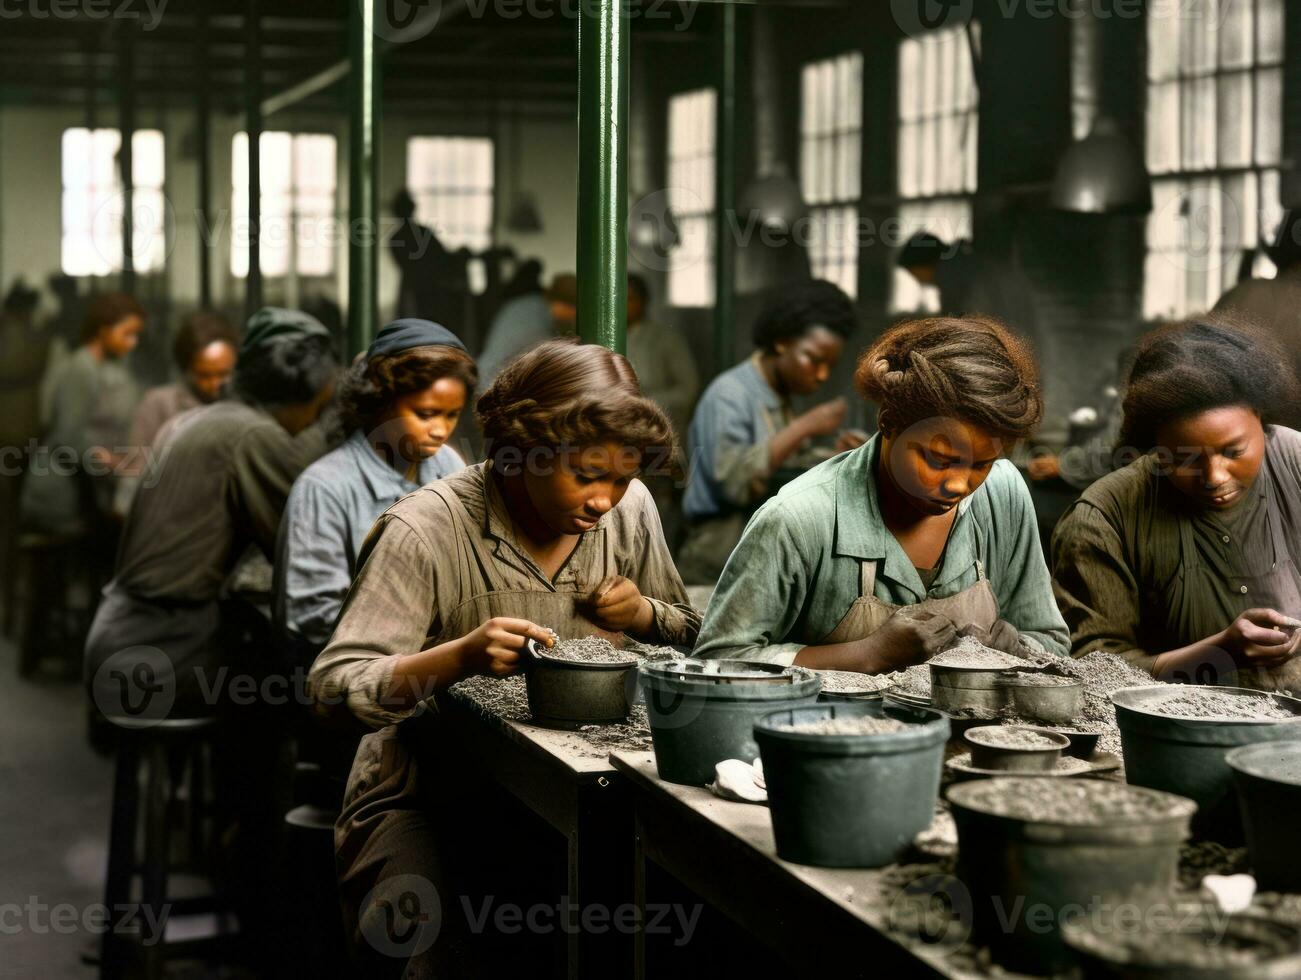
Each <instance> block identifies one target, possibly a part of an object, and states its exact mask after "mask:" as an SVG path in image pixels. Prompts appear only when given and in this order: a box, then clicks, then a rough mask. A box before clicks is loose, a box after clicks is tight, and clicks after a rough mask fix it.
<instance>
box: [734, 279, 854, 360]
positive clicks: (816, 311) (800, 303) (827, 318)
mask: <svg viewBox="0 0 1301 980" xmlns="http://www.w3.org/2000/svg"><path fill="white" fill-rule="evenodd" d="M857 325H858V313H857V312H856V311H855V309H854V301H853V300H851V299H850V298H849V296H848V295H847V294H846V293H845V291H844V290H843V289H841V288H840V287H839V286H837V285H836V284H835V283H830V282H827V281H826V280H825V279H813V280H810V281H808V282H797V283H788V284H787V285H784V286H780V287H778V288H776V289H774V290H772V291H771V292H770V293H769V294H768V297H767V299H766V300H765V301H764V304H763V308H762V309H761V310H760V311H759V316H758V318H757V319H756V320H755V321H754V327H753V328H752V330H751V338H752V339H753V340H754V346H755V347H758V348H759V349H760V350H765V351H770V350H772V349H773V348H774V347H775V346H776V345H777V344H778V343H779V342H780V341H783V340H791V339H794V338H796V337H802V336H803V335H804V334H805V333H807V332H808V331H809V330H811V329H812V328H814V327H826V328H827V329H828V330H830V331H831V332H832V333H836V334H839V335H840V336H841V337H848V336H849V335H850V334H851V333H853V332H854V328H855V327H856V326H857Z"/></svg>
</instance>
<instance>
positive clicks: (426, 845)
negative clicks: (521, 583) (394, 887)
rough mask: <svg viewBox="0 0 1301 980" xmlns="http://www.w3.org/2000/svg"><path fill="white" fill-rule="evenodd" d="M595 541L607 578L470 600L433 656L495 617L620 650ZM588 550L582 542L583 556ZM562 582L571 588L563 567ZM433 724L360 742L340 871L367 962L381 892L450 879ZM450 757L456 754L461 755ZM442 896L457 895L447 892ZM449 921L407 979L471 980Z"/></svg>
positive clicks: (491, 550) (477, 550)
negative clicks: (605, 641) (605, 622)
mask: <svg viewBox="0 0 1301 980" xmlns="http://www.w3.org/2000/svg"><path fill="white" fill-rule="evenodd" d="M429 489H433V490H434V492H435V493H438V494H439V496H440V497H442V498H443V499H444V500H445V501H447V503H448V505H449V506H450V507H452V508H453V509H454V510H456V511H459V512H460V514H461V516H462V518H463V521H462V524H463V526H473V522H471V521H470V519H469V515H468V514H466V513H465V509H464V506H463V505H462V504H461V502H460V500H459V498H457V497H456V495H455V494H453V493H452V492H450V491H445V490H443V488H429ZM593 533H596V534H599V535H600V536H601V543H602V548H601V559H600V562H599V567H598V568H595V569H592V568H588V569H575V570H574V575H573V578H572V579H570V580H569V581H568V583H567V584H566V585H564V586H556V585H554V583H553V586H552V588H551V589H549V590H548V589H547V588H545V587H543V586H541V585H539V587H538V588H537V589H535V590H530V589H501V590H488V591H484V592H480V593H476V594H474V595H471V596H469V597H467V598H465V599H464V600H463V601H461V602H460V603H458V604H457V605H456V606H455V608H454V609H453V610H452V612H451V613H449V614H448V615H447V617H446V619H445V621H444V622H443V623H442V627H441V629H440V630H439V632H438V633H437V634H436V635H434V636H431V637H429V638H427V639H426V643H425V646H426V649H428V648H429V647H433V646H438V645H439V644H441V643H446V642H447V641H449V640H453V639H456V638H457V637H461V636H465V635H466V634H467V633H471V632H473V631H474V630H476V629H478V627H479V626H481V625H482V624H483V623H485V622H486V621H487V620H489V619H492V618H493V617H496V616H507V617H511V618H515V619H527V620H529V621H531V622H533V623H536V624H537V625H539V626H546V627H550V628H551V629H553V630H555V632H556V633H557V634H558V635H559V636H560V638H561V639H578V638H581V637H586V636H592V635H601V636H605V637H607V638H609V639H611V640H612V641H613V642H619V641H620V640H621V639H622V634H610V633H606V632H604V631H602V630H600V629H598V628H597V627H596V625H595V624H594V623H592V622H591V620H589V619H587V618H586V617H585V616H584V615H583V614H582V612H581V611H580V601H581V600H582V599H583V598H584V597H586V596H587V595H590V593H591V591H592V589H594V588H595V587H596V586H597V585H598V584H599V583H600V581H601V579H603V578H604V577H605V576H606V575H608V574H613V573H614V572H616V571H617V568H616V567H615V563H614V555H613V550H612V545H611V543H610V539H609V537H608V536H607V535H606V532H605V531H604V530H603V529H601V530H597V531H595V532H594V531H588V532H587V534H593ZM471 544H472V549H473V551H474V558H475V559H476V560H477V562H478V563H480V565H481V566H483V567H488V568H490V567H491V566H492V564H493V563H495V562H497V561H499V560H500V559H499V558H498V557H497V556H496V554H495V549H496V548H499V547H508V546H507V545H505V544H504V543H502V544H498V545H496V546H495V547H494V545H493V543H492V542H491V541H490V540H488V539H485V538H484V537H483V536H481V535H475V536H474V537H473V539H472V541H471ZM581 545H582V542H580V544H579V545H578V546H576V547H581ZM512 551H513V557H514V556H518V558H519V559H520V560H523V561H529V559H528V558H527V557H525V556H523V555H520V554H519V553H518V552H517V551H514V549H512ZM571 560H572V559H571ZM530 564H531V562H530ZM485 577H486V578H490V577H491V576H485ZM556 578H557V579H569V576H568V575H566V574H565V567H564V566H562V568H561V571H560V572H558V573H557V575H556ZM432 723H436V719H435V718H428V717H421V716H415V717H412V718H410V719H408V720H406V721H404V722H402V723H400V724H396V725H389V726H388V727H386V728H383V729H381V730H379V731H377V732H372V733H371V734H369V735H367V736H366V737H365V738H363V739H362V740H361V744H360V745H359V747H358V749H357V756H356V758H355V760H354V761H353V766H352V771H351V773H350V774H349V777H348V788H347V791H346V794H345V798H344V806H343V812H342V813H341V814H340V816H339V819H338V821H337V822H336V824H335V837H334V839H335V852H336V863H337V865H338V870H339V888H340V895H341V898H342V901H343V905H344V909H345V921H347V922H349V923H351V924H353V929H354V935H353V937H352V940H353V945H354V949H355V950H357V951H358V953H359V955H361V956H363V957H366V958H369V957H370V954H371V952H372V951H373V946H374V943H373V941H370V940H368V938H367V936H366V935H365V934H364V931H363V932H360V933H359V932H357V929H358V928H359V927H358V925H357V924H358V923H361V922H362V921H363V917H364V916H365V915H366V914H367V911H368V909H369V908H370V905H368V904H367V898H368V896H372V895H373V894H378V893H379V892H377V891H375V889H376V885H377V884H378V883H379V882H382V881H384V880H386V879H388V878H390V877H394V876H398V875H413V874H414V875H418V876H421V877H423V878H424V879H425V880H428V881H431V882H434V883H435V884H436V885H439V886H441V885H442V884H443V881H444V878H445V875H446V872H445V870H444V857H445V855H443V854H442V853H440V846H439V844H438V821H437V819H436V814H437V812H442V813H444V814H446V813H447V812H448V807H449V806H453V805H454V803H452V802H449V801H448V800H446V799H445V798H440V791H439V787H437V786H435V785H433V783H434V780H433V779H431V778H430V777H429V776H426V775H425V774H424V773H423V772H422V770H423V769H427V768H428V767H427V766H422V765H421V762H420V756H421V752H422V751H424V749H422V747H421V745H420V743H421V742H422V741H424V740H423V738H421V737H420V736H418V735H417V730H418V727H423V726H425V725H428V724H432ZM425 744H427V742H426V743H425ZM448 748H449V749H451V750H452V751H455V746H449V747H448ZM435 891H437V892H440V893H441V894H445V895H452V894H455V892H454V891H450V890H446V889H444V888H442V887H437V888H436V889H435ZM373 901H374V899H373V898H372V902H373ZM442 911H443V919H442V923H443V927H444V930H445V932H446V936H445V937H444V939H442V940H440V941H439V942H437V943H435V945H434V946H433V947H432V948H429V949H425V950H420V951H419V952H418V953H417V954H416V955H413V956H412V957H411V959H410V961H409V962H408V963H407V964H406V969H405V973H404V974H403V975H404V976H406V977H426V976H435V975H438V976H443V975H446V976H460V975H462V972H461V971H463V970H464V969H465V968H466V967H465V964H464V963H463V962H462V961H461V957H463V956H464V955H465V954H464V953H463V947H464V940H463V939H462V938H460V937H458V936H457V935H456V933H455V931H454V930H455V928H456V924H455V923H454V922H453V921H452V920H453V919H454V918H455V916H458V915H459V914H460V906H459V904H457V903H456V902H454V901H452V900H450V899H448V900H444V902H443V909H442ZM372 915H373V912H372ZM379 962H380V964H381V965H382V966H387V967H389V968H391V967H392V966H394V965H397V966H399V967H400V966H401V964H400V963H396V964H395V963H394V961H393V960H392V959H390V960H389V961H388V963H384V958H383V957H380V958H379ZM399 972H401V971H399ZM394 975H396V974H394Z"/></svg>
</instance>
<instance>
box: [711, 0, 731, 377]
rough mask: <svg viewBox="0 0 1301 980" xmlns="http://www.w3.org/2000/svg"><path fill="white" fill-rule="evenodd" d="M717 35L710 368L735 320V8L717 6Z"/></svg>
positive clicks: (719, 364)
mask: <svg viewBox="0 0 1301 980" xmlns="http://www.w3.org/2000/svg"><path fill="white" fill-rule="evenodd" d="M719 22H720V23H719V38H718V115H717V119H716V121H715V122H716V126H717V132H716V136H715V143H716V154H715V164H714V167H715V171H714V216H715V225H714V373H715V374H717V373H718V372H719V371H723V370H725V369H727V368H728V367H729V366H730V365H731V363H732V357H733V350H732V349H733V346H734V343H733V338H732V332H733V329H734V320H735V319H736V242H735V241H733V239H732V226H731V222H730V221H728V214H729V212H730V211H731V210H732V209H733V208H734V207H735V204H736V7H735V6H734V5H733V4H728V5H727V6H725V7H723V10H722V16H721V17H720V18H719Z"/></svg>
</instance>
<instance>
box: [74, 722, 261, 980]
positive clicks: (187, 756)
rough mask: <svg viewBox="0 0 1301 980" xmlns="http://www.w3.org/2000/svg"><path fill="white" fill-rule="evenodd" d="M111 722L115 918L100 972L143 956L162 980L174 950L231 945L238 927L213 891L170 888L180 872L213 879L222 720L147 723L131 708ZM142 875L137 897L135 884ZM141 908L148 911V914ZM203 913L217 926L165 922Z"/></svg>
mask: <svg viewBox="0 0 1301 980" xmlns="http://www.w3.org/2000/svg"><path fill="white" fill-rule="evenodd" d="M108 721H109V722H110V723H112V724H114V725H117V726H119V727H120V729H121V737H120V739H119V743H118V750H117V764H116V770H115V774H114V782H113V815H112V821H111V824H110V829H109V851H108V873H107V876H106V880H105V884H104V904H105V905H106V906H107V907H108V909H109V911H110V916H112V918H113V923H112V928H110V929H109V930H107V931H105V933H104V935H103V940H102V943H101V947H100V962H99V975H100V977H101V978H102V980H107V978H116V977H122V976H124V975H125V973H126V967H127V964H128V962H130V961H136V960H139V961H141V962H142V963H143V966H144V975H145V976H146V977H147V978H148V980H158V978H160V977H161V976H162V972H163V963H164V960H166V959H167V958H168V957H170V956H176V955H178V954H179V953H181V952H184V954H185V955H187V956H203V955H207V954H209V953H212V952H216V951H217V950H216V947H217V944H218V943H220V942H221V941H222V940H225V941H226V942H227V943H229V941H230V938H231V934H232V933H233V932H234V931H235V930H234V928H233V916H232V915H231V914H230V913H229V910H227V909H225V908H224V907H223V904H222V903H221V902H220V901H219V900H218V899H217V897H216V896H215V895H212V894H208V895H203V896H199V897H197V898H184V899H182V898H175V897H172V895H171V893H170V889H171V880H170V879H171V877H172V874H173V872H174V871H178V870H182V869H184V870H193V871H196V872H198V873H200V874H201V875H203V876H204V877H209V876H210V872H211V870H212V868H211V865H210V860H211V858H212V847H211V844H212V838H213V835H212V827H211V826H210V824H211V820H210V818H211V816H212V814H211V806H210V804H211V801H210V799H209V793H208V782H209V760H210V754H211V748H212V745H213V741H214V739H215V737H216V736H217V734H218V733H219V732H220V731H221V727H220V723H219V720H218V719H217V718H216V717H203V718H171V719H167V720H164V721H159V722H156V723H153V724H147V725H146V724H142V723H141V722H140V721H139V719H133V718H129V717H126V716H109V717H108ZM142 776H143V780H142ZM142 781H143V784H144V797H143V801H142V799H141V782H142ZM182 789H184V793H182ZM182 796H184V799H182ZM142 802H143V806H142ZM182 803H184V806H182ZM178 834H179V835H180V836H181V838H182V839H183V840H184V842H185V845H186V846H185V861H184V862H175V863H174V861H173V848H172V839H173V837H175V836H177V835H178ZM138 839H140V840H141V841H142V844H143V847H142V850H141V852H138V851H137V840H138ZM137 877H138V878H139V879H140V889H139V892H138V895H139V903H138V904H136V903H135V895H136V894H137V893H136V891H135V890H134V889H133V887H132V886H133V883H134V881H135V879H136V878H137ZM129 907H130V908H135V909H136V913H135V915H134V916H133V918H132V920H131V922H130V924H129V925H128V926H127V927H126V928H124V929H123V930H122V931H121V932H119V931H118V930H117V928H116V926H117V923H118V921H119V920H120V919H121V914H120V910H124V909H126V908H129ZM115 910H119V912H118V914H114V911H115ZM142 910H148V911H147V912H144V914H143V915H142ZM204 914H207V915H215V916H216V921H217V924H218V925H217V929H216V930H215V931H214V933H213V934H210V935H201V936H197V937H190V938H186V939H183V940H179V939H175V938H174V939H171V940H169V939H168V932H169V929H168V928H167V926H168V924H169V923H175V922H177V920H178V917H179V916H182V915H184V916H189V915H204ZM151 922H152V923H161V928H160V932H161V935H155V936H147V935H145V933H144V928H145V927H146V926H147V925H148V924H150V923H151ZM176 931H177V932H179V931H181V930H179V929H178V930H176Z"/></svg>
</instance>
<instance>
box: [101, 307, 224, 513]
mask: <svg viewBox="0 0 1301 980" xmlns="http://www.w3.org/2000/svg"><path fill="white" fill-rule="evenodd" d="M172 357H173V360H174V361H175V364H176V369H177V370H178V371H179V372H180V374H181V377H180V379H179V380H177V381H173V382H172V383H171V384H165V385H159V386H157V387H155V388H150V389H149V390H148V391H147V392H145V396H144V398H142V399H141V400H140V405H139V407H137V408H136V413H135V418H134V419H133V420H132V422H131V435H130V437H129V439H128V440H127V445H128V446H130V453H131V458H130V459H128V460H126V461H125V463H124V465H123V467H122V468H121V472H119V474H118V481H117V490H116V493H115V499H114V510H115V511H116V512H117V514H118V515H119V516H120V517H125V516H126V514H127V511H129V510H130V509H131V501H132V499H133V498H134V497H135V493H136V489H137V487H139V485H140V479H141V477H142V475H143V474H144V473H145V472H147V471H148V469H149V467H150V465H151V463H152V462H153V460H152V457H151V449H152V447H153V445H154V442H155V440H156V439H157V438H158V434H159V432H160V431H161V430H162V428H163V425H164V424H165V423H166V422H167V421H168V420H169V419H171V418H174V417H176V416H177V415H180V414H181V413H182V412H187V411H189V410H190V409H192V408H198V407H199V406H200V405H208V404H211V403H212V402H215V401H216V400H217V399H219V398H222V397H224V396H225V394H226V388H227V386H228V385H229V383H230V379H231V378H232V377H233V376H234V374H235V363H236V361H237V360H238V359H239V333H238V332H237V331H236V330H235V328H234V327H233V326H232V325H231V323H230V321H229V320H227V319H226V318H225V317H224V316H221V315H219V314H216V313H192V314H191V315H190V316H187V317H186V318H185V319H184V320H183V321H182V322H181V328H180V330H178V331H177V332H176V339H175V340H174V341H173V343H172Z"/></svg>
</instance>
